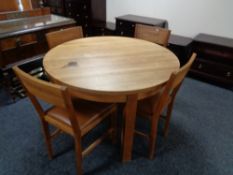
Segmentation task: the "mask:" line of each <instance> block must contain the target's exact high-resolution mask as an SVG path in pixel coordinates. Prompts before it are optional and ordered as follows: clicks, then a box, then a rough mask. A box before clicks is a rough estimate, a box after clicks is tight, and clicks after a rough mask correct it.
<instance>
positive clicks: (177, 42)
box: [168, 34, 192, 66]
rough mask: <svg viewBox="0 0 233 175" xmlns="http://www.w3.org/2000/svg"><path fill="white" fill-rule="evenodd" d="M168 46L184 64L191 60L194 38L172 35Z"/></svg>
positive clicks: (181, 63)
mask: <svg viewBox="0 0 233 175" xmlns="http://www.w3.org/2000/svg"><path fill="white" fill-rule="evenodd" d="M168 48H169V49H170V50H171V51H173V52H174V53H175V54H176V56H177V57H178V59H179V61H180V65H181V66H183V65H184V64H185V63H187V61H188V60H189V58H190V56H191V51H192V38H189V37H184V36H179V35H173V34H172V35H170V38H169V42H168Z"/></svg>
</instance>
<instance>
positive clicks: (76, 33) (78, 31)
mask: <svg viewBox="0 0 233 175" xmlns="http://www.w3.org/2000/svg"><path fill="white" fill-rule="evenodd" d="M78 38H83V30H82V27H81V26H76V27H70V28H67V29H63V30H59V31H55V32H49V33H47V34H46V40H47V43H48V46H49V48H50V49H52V48H54V47H56V46H57V45H59V44H62V43H64V42H66V41H70V40H73V39H78Z"/></svg>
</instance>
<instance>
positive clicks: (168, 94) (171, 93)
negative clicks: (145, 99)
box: [154, 53, 197, 113]
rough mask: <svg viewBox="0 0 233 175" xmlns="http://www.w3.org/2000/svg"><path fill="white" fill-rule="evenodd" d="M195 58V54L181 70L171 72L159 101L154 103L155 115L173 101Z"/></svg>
mask: <svg viewBox="0 0 233 175" xmlns="http://www.w3.org/2000/svg"><path fill="white" fill-rule="evenodd" d="M196 56H197V54H196V53H193V54H192V56H191V58H190V59H189V61H188V62H187V63H186V64H185V65H184V66H183V67H182V68H180V69H179V70H178V71H177V72H173V73H172V74H171V76H170V78H169V80H168V82H167V83H166V85H165V87H164V89H163V92H162V93H161V95H160V99H159V101H158V102H157V103H156V106H154V110H156V113H161V112H162V110H163V108H164V107H165V106H166V105H167V104H168V103H169V102H171V100H174V98H175V96H176V93H177V92H178V90H179V88H180V86H181V84H182V82H183V80H184V78H185V76H186V74H187V73H188V71H189V69H190V67H191V66H192V63H193V62H194V60H195V58H196Z"/></svg>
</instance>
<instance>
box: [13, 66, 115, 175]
mask: <svg viewBox="0 0 233 175" xmlns="http://www.w3.org/2000/svg"><path fill="white" fill-rule="evenodd" d="M13 70H14V72H15V73H16V75H17V77H18V78H19V79H20V80H21V83H22V85H23V87H24V88H25V90H26V92H27V95H28V97H29V99H30V100H31V102H32V104H33V106H34V107H35V109H36V111H37V112H38V114H39V118H40V122H41V125H42V130H43V134H44V137H45V142H46V145H47V149H48V155H49V158H50V159H52V157H53V150H52V143H51V140H52V139H53V138H55V137H56V136H57V135H58V134H59V133H61V132H64V133H67V134H69V135H71V136H73V138H74V141H75V154H76V166H77V173H78V174H79V175H81V174H82V159H83V156H85V155H87V154H89V153H90V152H91V151H92V150H93V149H94V148H95V147H96V146H97V145H98V144H100V143H101V142H102V141H103V139H105V138H106V137H107V136H109V135H110V136H111V138H112V142H113V143H114V142H115V141H116V140H115V139H116V105H115V104H106V107H105V108H104V109H103V110H101V111H100V113H94V114H92V116H91V117H90V118H85V116H84V115H85V114H83V113H81V114H79V113H77V111H78V110H77V109H76V108H75V107H74V104H73V103H74V102H73V101H72V96H71V95H70V94H71V92H70V90H69V89H68V88H67V87H64V86H60V85H56V84H53V83H49V82H45V81H42V80H39V79H37V78H35V77H32V76H30V75H29V74H27V73H25V72H23V71H22V70H21V69H20V68H18V67H17V66H15V67H13ZM38 99H41V100H43V101H46V102H48V103H50V104H53V105H54V106H55V107H53V108H50V109H49V110H44V109H43V108H42V106H41V105H40V103H39V101H38ZM81 101H82V102H83V101H84V100H81ZM86 102H87V103H91V102H89V101H86ZM87 106H88V105H87ZM77 107H78V103H77ZM56 108H58V109H64V110H65V111H66V112H67V115H68V116H67V117H68V120H69V121H70V125H68V124H67V123H66V122H63V121H62V120H60V121H59V120H58V119H56V118H54V117H51V115H50V112H49V111H52V110H53V109H56ZM80 108H81V107H80ZM86 108H87V110H88V111H90V110H92V109H90V108H89V107H86ZM89 113H90V112H89ZM51 114H52V113H51ZM61 115H62V114H61ZM90 115H91V114H90ZM82 117H83V119H82V121H84V120H85V122H80V121H81V120H79V118H80V119H81V118H82ZM107 117H110V118H111V122H110V123H111V127H110V128H109V129H108V131H107V132H106V133H104V134H103V135H102V136H101V137H99V138H98V139H96V140H95V141H94V142H93V143H92V144H90V145H89V146H88V147H87V148H86V149H84V150H82V145H81V139H82V137H83V136H84V135H86V134H87V133H88V132H89V131H91V129H93V128H94V127H96V126H97V125H98V124H99V123H100V122H102V121H103V120H105V119H106V118H107ZM49 124H50V125H53V126H55V127H56V128H57V130H55V131H54V132H53V133H52V134H50V131H49Z"/></svg>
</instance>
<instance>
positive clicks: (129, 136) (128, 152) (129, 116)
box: [122, 94, 137, 162]
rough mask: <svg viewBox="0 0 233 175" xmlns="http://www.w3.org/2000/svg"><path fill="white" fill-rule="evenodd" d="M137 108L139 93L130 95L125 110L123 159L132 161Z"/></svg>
mask: <svg viewBox="0 0 233 175" xmlns="http://www.w3.org/2000/svg"><path fill="white" fill-rule="evenodd" d="M136 110H137V95H135V94H134V95H129V96H128V97H127V102H126V105H125V110H124V126H123V143H122V150H123V151H122V154H123V155H122V161H123V162H126V161H130V160H131V156H132V147H133V137H134V129H135V119H136Z"/></svg>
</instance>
